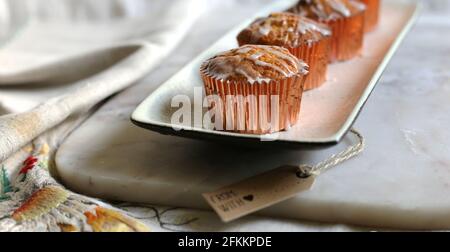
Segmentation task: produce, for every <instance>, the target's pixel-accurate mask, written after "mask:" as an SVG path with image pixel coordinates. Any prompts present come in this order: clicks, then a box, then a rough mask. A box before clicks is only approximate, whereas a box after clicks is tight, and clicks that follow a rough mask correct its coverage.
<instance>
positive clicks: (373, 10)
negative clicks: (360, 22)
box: [359, 0, 380, 32]
mask: <svg viewBox="0 0 450 252" xmlns="http://www.w3.org/2000/svg"><path fill="white" fill-rule="evenodd" d="M359 1H360V2H363V3H364V4H365V5H366V17H365V18H366V20H365V22H366V23H365V25H364V31H365V32H371V31H373V30H375V28H376V27H377V25H378V19H379V15H380V0H359Z"/></svg>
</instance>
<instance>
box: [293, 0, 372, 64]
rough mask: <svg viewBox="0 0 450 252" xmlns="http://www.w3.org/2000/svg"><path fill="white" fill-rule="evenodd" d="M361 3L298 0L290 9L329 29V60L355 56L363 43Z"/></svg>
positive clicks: (338, 0) (346, 0)
mask: <svg viewBox="0 0 450 252" xmlns="http://www.w3.org/2000/svg"><path fill="white" fill-rule="evenodd" d="M365 9H366V7H365V5H364V4H363V3H360V2H356V1H352V0H300V1H299V2H298V3H297V5H296V6H294V7H293V8H291V9H289V11H290V12H293V13H295V14H298V15H301V16H305V17H308V18H311V19H314V20H316V21H318V22H321V23H325V24H327V25H328V26H329V27H330V28H331V31H332V38H331V52H330V61H331V62H334V61H344V60H349V59H352V58H353V57H355V56H358V55H359V54H360V52H361V50H362V47H363V39H364V15H365Z"/></svg>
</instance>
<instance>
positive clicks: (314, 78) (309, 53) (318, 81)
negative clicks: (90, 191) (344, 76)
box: [287, 38, 331, 91]
mask: <svg viewBox="0 0 450 252" xmlns="http://www.w3.org/2000/svg"><path fill="white" fill-rule="evenodd" d="M330 42H331V39H330V38H324V39H321V40H320V41H317V42H314V43H312V44H310V45H307V44H304V45H302V46H300V47H287V49H288V50H289V52H290V53H292V54H293V55H294V56H296V57H297V58H299V59H301V60H303V61H304V62H305V63H306V64H308V66H309V74H308V76H307V77H306V82H305V85H304V90H305V91H306V90H311V89H314V88H317V87H319V86H321V85H322V84H323V83H324V82H325V81H326V78H327V69H328V59H329V57H330Z"/></svg>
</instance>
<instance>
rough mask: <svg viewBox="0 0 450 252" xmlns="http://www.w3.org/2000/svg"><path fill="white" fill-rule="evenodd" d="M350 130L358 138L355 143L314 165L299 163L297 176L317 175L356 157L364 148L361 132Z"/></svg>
mask: <svg viewBox="0 0 450 252" xmlns="http://www.w3.org/2000/svg"><path fill="white" fill-rule="evenodd" d="M350 132H351V133H352V134H353V135H355V136H356V137H357V138H358V142H357V143H356V144H354V145H352V146H350V147H348V148H347V149H345V150H344V151H342V152H340V153H338V154H334V155H333V156H331V157H330V158H329V159H327V160H324V161H322V162H320V163H318V164H317V165H315V166H310V165H300V167H299V169H298V172H297V176H298V177H300V178H307V177H310V176H319V175H320V174H322V173H323V172H325V171H327V170H329V169H330V168H332V167H335V166H337V165H338V164H341V163H343V162H345V161H347V160H349V159H351V158H353V157H356V156H358V155H359V154H360V153H361V152H363V151H364V148H365V139H364V137H363V136H362V135H361V133H359V132H358V131H357V130H355V129H351V130H350Z"/></svg>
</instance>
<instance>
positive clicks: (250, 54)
mask: <svg viewBox="0 0 450 252" xmlns="http://www.w3.org/2000/svg"><path fill="white" fill-rule="evenodd" d="M200 73H201V77H202V79H203V82H204V85H205V92H206V95H207V98H208V101H209V102H210V105H211V107H210V108H211V109H214V110H215V129H216V130H227V131H234V132H240V133H247V134H267V133H273V132H277V131H281V130H286V129H289V128H290V127H291V126H293V125H294V124H295V123H296V122H297V120H298V116H299V113H300V104H301V99H302V94H303V85H304V83H305V80H306V76H307V74H308V65H307V64H306V63H304V62H303V61H301V60H299V59H298V58H297V57H295V56H294V55H292V54H291V53H290V52H289V51H288V50H287V49H285V48H282V47H278V46H265V45H245V46H242V47H240V48H237V49H233V50H230V51H226V52H223V53H220V54H218V55H216V56H214V57H212V58H210V59H208V60H206V61H205V62H204V63H203V64H202V65H201V67H200Z"/></svg>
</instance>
